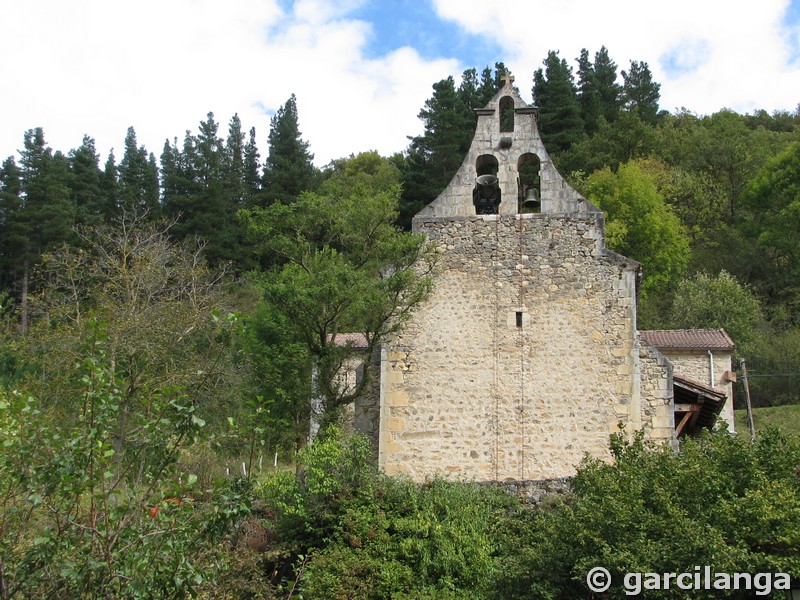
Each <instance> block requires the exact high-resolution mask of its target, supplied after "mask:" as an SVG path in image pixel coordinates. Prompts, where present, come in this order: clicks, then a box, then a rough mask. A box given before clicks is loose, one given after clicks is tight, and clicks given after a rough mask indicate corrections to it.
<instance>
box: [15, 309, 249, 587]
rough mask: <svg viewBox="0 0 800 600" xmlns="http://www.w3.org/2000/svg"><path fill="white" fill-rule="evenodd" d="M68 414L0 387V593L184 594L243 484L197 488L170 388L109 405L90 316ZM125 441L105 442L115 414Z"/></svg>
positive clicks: (186, 406)
mask: <svg viewBox="0 0 800 600" xmlns="http://www.w3.org/2000/svg"><path fill="white" fill-rule="evenodd" d="M88 333H89V336H88V337H89V339H88V341H87V346H86V356H85V358H84V360H83V361H82V363H81V364H79V365H78V376H79V380H80V386H81V388H82V390H83V392H82V396H81V397H80V398H76V399H75V412H76V414H77V416H76V418H75V423H66V424H65V423H61V422H58V421H54V420H52V419H51V418H49V415H48V414H47V413H46V412H45V411H43V409H42V408H41V405H40V403H39V402H38V401H37V400H36V399H34V398H33V397H31V396H28V395H25V394H22V393H19V392H11V393H5V392H3V393H2V394H1V395H0V440H2V449H1V450H2V451H0V509H1V510H0V556H2V563H1V564H0V566H1V567H2V568H0V590H2V594H3V597H4V598H6V597H7V598H17V597H25V598H45V597H46V598H84V597H91V598H97V597H103V598H148V599H150V598H183V597H186V596H193V595H194V594H195V593H196V590H197V586H198V585H200V584H202V583H204V582H206V581H208V580H210V579H212V578H213V577H214V576H215V573H216V571H217V566H216V564H217V561H218V559H219V556H218V555H217V552H218V550H219V547H218V541H219V540H220V539H222V537H223V536H224V535H225V534H226V533H227V531H228V527H229V524H230V523H231V522H232V521H234V520H235V519H237V518H238V517H240V516H241V515H243V514H246V513H247V510H248V503H247V493H246V490H241V489H237V488H236V487H231V486H227V487H221V488H219V489H217V490H215V491H213V492H211V493H208V492H203V491H201V490H198V489H197V488H196V486H195V483H196V477H195V476H192V475H186V474H182V473H180V472H178V471H177V470H176V469H175V460H176V457H177V455H178V453H179V451H180V449H181V448H183V447H185V446H188V445H190V444H191V443H192V440H193V439H194V437H195V436H196V435H197V434H198V433H199V431H200V429H201V428H202V425H203V423H202V421H201V420H200V419H199V418H197V416H196V415H195V411H194V404H193V403H192V402H191V400H190V399H189V398H187V397H186V396H184V395H182V394H181V393H179V391H177V390H158V391H156V390H154V391H153V394H152V402H151V404H150V405H149V406H148V410H147V411H142V412H134V411H127V412H126V411H123V410H120V391H119V389H118V387H119V386H118V383H119V380H120V378H119V376H118V374H116V373H114V371H113V370H112V369H111V368H110V366H109V364H108V362H107V360H106V358H105V355H104V352H103V347H104V341H105V337H104V332H103V327H102V324H99V323H94V324H93V325H92V327H90V329H89V331H88ZM123 418H124V419H126V421H127V422H126V426H127V427H131V425H132V424H134V423H135V431H136V445H135V448H134V449H131V448H128V449H126V450H125V451H119V450H118V449H117V448H116V447H115V442H116V439H117V438H116V435H117V433H118V431H119V428H120V420H121V419H123Z"/></svg>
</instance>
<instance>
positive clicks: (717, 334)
mask: <svg viewBox="0 0 800 600" xmlns="http://www.w3.org/2000/svg"><path fill="white" fill-rule="evenodd" d="M639 333H640V334H641V335H642V337H643V338H644V339H645V341H647V342H649V343H650V344H652V345H653V346H655V347H656V348H696V349H700V350H715V349H716V350H733V349H734V348H735V347H736V344H734V343H733V340H732V339H731V338H730V336H729V335H728V334H727V332H726V331H725V330H724V329H652V330H650V331H640V332H639Z"/></svg>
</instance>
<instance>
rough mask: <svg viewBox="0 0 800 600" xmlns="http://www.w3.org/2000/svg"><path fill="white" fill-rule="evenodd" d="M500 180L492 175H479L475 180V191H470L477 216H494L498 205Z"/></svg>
mask: <svg viewBox="0 0 800 600" xmlns="http://www.w3.org/2000/svg"><path fill="white" fill-rule="evenodd" d="M499 181H500V180H499V179H498V178H497V177H495V176H494V175H491V174H487V175H481V176H480V177H478V178H477V179H476V180H475V189H474V190H473V191H472V203H473V204H474V205H475V214H477V215H496V214H497V213H498V207H499V205H500V188H499V187H498V185H497V184H498V182H499Z"/></svg>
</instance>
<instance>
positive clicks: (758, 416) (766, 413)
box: [734, 404, 800, 436]
mask: <svg viewBox="0 0 800 600" xmlns="http://www.w3.org/2000/svg"><path fill="white" fill-rule="evenodd" d="M734 419H735V421H736V431H738V432H739V433H740V434H745V435H746V434H747V433H748V431H749V429H748V426H747V410H745V409H743V408H742V409H740V410H735V411H734ZM753 423H755V426H756V434H758V432H759V431H760V430H762V429H764V428H766V427H775V428H776V429H779V430H780V431H782V432H783V433H786V434H791V435H797V436H800V404H787V405H785V406H765V407H762V408H754V409H753Z"/></svg>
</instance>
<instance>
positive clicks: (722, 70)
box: [435, 0, 800, 114]
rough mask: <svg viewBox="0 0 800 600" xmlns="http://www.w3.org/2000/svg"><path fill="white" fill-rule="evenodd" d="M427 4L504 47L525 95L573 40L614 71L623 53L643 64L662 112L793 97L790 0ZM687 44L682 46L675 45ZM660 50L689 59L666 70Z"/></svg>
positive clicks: (742, 107) (757, 104) (796, 76)
mask: <svg viewBox="0 0 800 600" xmlns="http://www.w3.org/2000/svg"><path fill="white" fill-rule="evenodd" d="M435 4H436V7H437V10H438V11H439V13H440V14H441V15H442V16H443V17H444V18H447V19H450V20H452V21H455V22H457V23H459V24H461V26H463V27H464V28H465V29H467V30H468V31H470V32H473V33H476V34H481V35H486V36H489V37H492V38H493V39H495V40H496V41H497V42H498V43H500V44H501V45H502V46H503V48H504V49H505V51H506V58H505V59H504V60H505V62H506V65H508V66H509V68H511V69H512V71H513V72H514V73H515V75H516V83H517V85H518V86H519V87H520V90H521V91H522V92H523V94H524V93H528V94H529V93H530V87H531V74H532V72H533V70H534V69H536V68H538V67H539V66H541V62H542V60H543V59H544V57H545V56H546V54H547V51H548V50H560V51H561V52H560V56H561V57H562V58H566V59H567V60H568V61H570V63H571V64H572V65H573V66H574V65H575V63H574V59H575V58H576V57H577V56H578V54H579V53H580V50H581V48H584V47H585V48H587V49H588V50H589V51H590V53H593V52H595V51H597V50H599V49H600V47H601V46H602V45H605V46H606V47H607V48H608V49H609V54H610V56H611V57H612V58H613V59H614V60H616V61H617V63H618V66H619V67H620V68H621V69H626V68H627V67H628V61H629V60H640V61H645V62H647V63H648V64H649V66H650V69H651V71H652V72H653V75H654V78H655V80H656V81H658V82H659V83H661V105H662V107H663V108H666V109H667V110H674V109H676V108H679V107H681V106H683V107H686V108H689V109H690V110H692V111H694V112H698V113H702V114H706V113H711V112H715V111H717V110H719V109H721V108H723V107H729V108H733V109H735V110H739V111H742V112H748V111H751V110H754V109H756V108H765V109H767V110H770V111H771V110H775V109H790V110H791V109H794V107H795V105H796V103H797V100H798V97H797V93H796V91H797V90H798V89H800V68H798V64H797V63H796V62H795V64H794V65H790V64H789V62H788V58H789V53H790V52H791V48H790V45H789V43H788V40H787V36H786V32H784V31H782V30H781V16H782V15H783V13H784V11H785V10H786V8H787V7H788V4H789V1H788V0H764V1H763V2H759V3H758V5H754V6H752V7H748V8H747V9H743V8H742V7H739V6H736V5H735V4H731V3H730V2H728V1H726V0H704V1H701V2H698V1H697V0H674V1H673V2H670V3H669V4H663V3H662V4H654V3H648V2H642V1H641V0H617V1H615V2H597V1H596V0H569V1H564V2H544V1H542V0H506V1H505V2H503V3H500V4H497V5H494V6H493V5H490V4H489V3H486V2H482V1H478V0H435ZM795 34H796V30H795ZM698 41H702V44H698ZM687 42H688V43H689V44H690V48H686V47H684V46H682V44H685V43H687ZM698 50H702V51H703V53H704V54H705V56H703V55H701V54H698V53H697V52H698ZM676 53H677V54H676ZM692 53H693V54H692ZM667 56H678V57H680V58H682V59H683V60H688V59H691V64H690V65H687V66H692V67H695V68H694V69H693V70H690V71H689V72H686V73H673V77H670V75H669V74H668V73H667V71H666V70H665V68H664V65H662V64H661V59H662V58H663V57H667ZM528 98H529V96H528Z"/></svg>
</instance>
